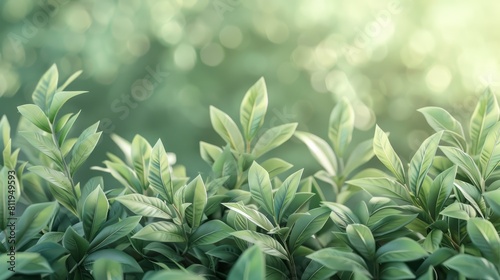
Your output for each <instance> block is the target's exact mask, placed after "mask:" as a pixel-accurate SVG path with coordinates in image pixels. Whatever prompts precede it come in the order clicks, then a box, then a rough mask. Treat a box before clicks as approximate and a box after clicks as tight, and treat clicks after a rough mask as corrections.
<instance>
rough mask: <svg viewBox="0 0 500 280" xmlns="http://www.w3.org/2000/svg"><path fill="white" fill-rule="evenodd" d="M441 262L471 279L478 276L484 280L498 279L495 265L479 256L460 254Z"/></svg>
mask: <svg viewBox="0 0 500 280" xmlns="http://www.w3.org/2000/svg"><path fill="white" fill-rule="evenodd" d="M443 264H444V265H445V266H447V267H448V268H450V269H453V270H455V271H457V272H458V273H460V274H462V275H463V276H465V277H468V278H471V279H477V277H478V276H480V277H481V279H484V280H497V279H500V275H499V274H498V271H497V270H496V269H495V266H494V265H493V264H492V263H491V262H489V261H488V260H486V259H484V258H481V257H476V256H471V255H465V254H460V255H456V256H454V257H452V258H450V259H448V260H447V261H445V262H444V263H443Z"/></svg>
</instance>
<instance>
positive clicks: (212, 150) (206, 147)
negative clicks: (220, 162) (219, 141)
mask: <svg viewBox="0 0 500 280" xmlns="http://www.w3.org/2000/svg"><path fill="white" fill-rule="evenodd" d="M200 154H201V158H202V159H203V160H204V161H206V162H207V163H208V164H210V165H212V164H214V162H215V160H217V158H218V157H219V156H220V155H221V154H222V149H221V148H219V147H217V146H215V145H212V144H209V143H206V142H203V141H200Z"/></svg>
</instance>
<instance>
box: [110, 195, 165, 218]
mask: <svg viewBox="0 0 500 280" xmlns="http://www.w3.org/2000/svg"><path fill="white" fill-rule="evenodd" d="M115 199H116V201H118V202H120V203H121V204H123V205H124V206H125V207H127V208H128V209H129V210H130V211H132V212H133V213H134V214H136V215H140V216H144V217H153V218H160V219H166V220H168V219H172V216H173V213H172V210H171V209H170V208H169V207H168V206H167V204H166V203H165V202H164V201H162V200H161V199H159V198H156V197H148V196H145V195H142V194H127V195H124V196H119V197H117V198H115Z"/></svg>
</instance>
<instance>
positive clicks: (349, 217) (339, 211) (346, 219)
mask: <svg viewBox="0 0 500 280" xmlns="http://www.w3.org/2000/svg"><path fill="white" fill-rule="evenodd" d="M321 204H322V205H324V206H326V207H328V208H330V210H331V211H332V213H331V215H330V217H331V218H332V220H333V222H334V223H335V224H336V225H337V226H339V227H341V228H347V225H350V224H359V223H360V221H359V218H358V217H356V215H355V214H354V213H353V212H352V211H351V209H349V208H347V207H346V206H345V205H342V204H340V203H336V202H327V201H323V202H322V203H321Z"/></svg>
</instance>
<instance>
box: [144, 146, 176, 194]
mask: <svg viewBox="0 0 500 280" xmlns="http://www.w3.org/2000/svg"><path fill="white" fill-rule="evenodd" d="M170 172H171V171H170V168H169V164H168V155H167V152H166V151H165V148H164V147H163V143H162V142H161V140H160V139H158V141H157V142H156V144H155V145H154V147H153V149H152V151H151V157H150V159H149V175H148V181H149V187H150V188H151V189H153V191H154V192H155V193H157V194H159V195H160V197H162V198H163V199H165V200H167V201H168V202H169V203H172V202H173V198H174V188H173V185H172V175H171V173H170Z"/></svg>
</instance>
